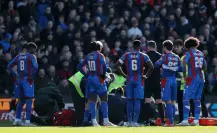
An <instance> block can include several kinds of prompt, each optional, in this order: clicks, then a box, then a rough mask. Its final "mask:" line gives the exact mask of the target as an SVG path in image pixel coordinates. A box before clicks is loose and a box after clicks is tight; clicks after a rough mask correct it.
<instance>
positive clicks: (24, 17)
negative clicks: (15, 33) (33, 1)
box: [17, 0, 31, 25]
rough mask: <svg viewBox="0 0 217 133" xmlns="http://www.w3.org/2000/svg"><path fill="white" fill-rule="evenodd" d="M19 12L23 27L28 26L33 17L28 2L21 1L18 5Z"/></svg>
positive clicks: (26, 0) (25, 0)
mask: <svg viewBox="0 0 217 133" xmlns="http://www.w3.org/2000/svg"><path fill="white" fill-rule="evenodd" d="M17 11H18V13H19V15H20V23H21V25H27V24H28V22H29V18H30V15H31V14H30V9H29V7H28V0H20V2H18V3H17Z"/></svg>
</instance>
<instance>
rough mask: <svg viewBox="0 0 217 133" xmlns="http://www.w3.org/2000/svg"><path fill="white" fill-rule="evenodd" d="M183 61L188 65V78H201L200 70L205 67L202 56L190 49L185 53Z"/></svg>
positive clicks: (195, 50)
mask: <svg viewBox="0 0 217 133" xmlns="http://www.w3.org/2000/svg"><path fill="white" fill-rule="evenodd" d="M184 61H185V63H186V64H187V65H188V76H189V77H197V76H200V77H201V78H202V77H203V73H202V71H203V70H202V69H203V67H204V66H206V60H205V58H204V54H203V53H202V52H201V51H199V50H197V49H191V50H189V51H188V52H186V53H185V56H184Z"/></svg>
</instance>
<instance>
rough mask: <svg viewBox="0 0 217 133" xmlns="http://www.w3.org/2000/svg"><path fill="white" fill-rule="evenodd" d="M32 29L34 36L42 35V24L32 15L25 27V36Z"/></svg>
mask: <svg viewBox="0 0 217 133" xmlns="http://www.w3.org/2000/svg"><path fill="white" fill-rule="evenodd" d="M30 31H31V32H32V34H33V36H35V37H40V26H39V24H37V23H36V22H35V18H34V17H33V16H31V17H30V20H29V23H28V25H27V26H25V27H24V34H25V36H28V33H29V32H30Z"/></svg>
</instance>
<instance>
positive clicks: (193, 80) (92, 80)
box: [8, 37, 207, 127]
mask: <svg viewBox="0 0 217 133" xmlns="http://www.w3.org/2000/svg"><path fill="white" fill-rule="evenodd" d="M184 46H185V48H186V49H187V50H188V51H187V52H186V53H185V55H184V59H183V61H181V60H180V58H179V56H178V55H176V54H174V53H173V52H172V51H173V47H174V46H173V42H172V41H170V40H166V41H164V42H163V52H164V54H163V55H162V57H161V58H160V59H159V60H158V61H157V62H155V63H154V64H153V63H152V61H151V60H150V59H149V56H148V55H146V54H144V53H142V52H140V49H141V41H140V40H134V42H133V50H132V51H130V52H128V53H125V54H124V55H123V56H122V57H121V58H120V59H119V60H118V62H117V63H116V70H117V72H118V73H119V74H121V75H122V76H123V77H125V78H126V80H127V82H126V88H125V92H126V98H127V108H126V112H127V119H128V121H127V123H126V124H125V125H126V126H135V127H137V126H140V124H138V123H137V121H138V119H139V115H140V107H141V99H144V89H145V88H144V80H145V79H147V78H149V77H150V75H151V74H152V72H153V70H154V69H155V68H159V67H161V69H162V71H161V90H162V100H163V101H164V102H165V104H166V113H167V116H168V119H169V123H167V124H165V125H164V126H174V116H175V111H176V108H175V102H176V99H177V81H176V74H177V72H183V75H184V78H185V89H184V94H183V116H184V120H183V121H182V122H181V123H180V124H178V125H180V126H187V125H189V124H190V125H198V123H199V122H198V119H199V114H200V98H201V95H202V90H203V86H204V80H203V70H206V65H207V64H206V61H205V59H204V55H203V53H202V52H201V51H199V50H198V49H197V47H198V46H199V41H198V39H196V38H193V37H190V38H188V39H186V40H185V42H184ZM91 48H92V49H91V52H90V53H89V54H87V56H85V58H84V59H83V60H82V61H81V63H79V64H78V66H77V68H78V70H79V71H80V72H81V73H82V74H83V75H85V76H86V77H87V83H86V94H85V96H86V98H87V103H86V108H85V111H84V123H86V122H88V118H89V115H90V117H91V123H92V125H93V126H100V125H99V124H98V122H97V119H96V102H97V101H98V98H100V108H101V111H102V114H103V125H104V126H116V125H114V124H112V123H111V122H110V121H109V119H108V103H107V98H108V93H107V87H106V82H105V77H106V70H107V64H106V61H105V57H104V55H103V54H102V53H101V51H102V49H103V44H102V43H101V42H100V41H94V42H91ZM36 49H37V45H35V44H34V43H28V45H25V46H23V49H22V52H21V53H20V54H18V56H16V57H15V58H14V59H13V60H12V61H11V62H10V63H9V65H8V69H9V71H10V72H11V73H12V74H13V76H14V80H15V83H16V84H15V96H16V97H17V98H18V99H19V102H18V105H17V109H16V119H15V121H14V125H27V126H29V125H31V123H30V115H31V105H32V98H33V97H34V83H33V81H34V77H35V74H36V71H37V68H38V64H37V60H36V57H35V56H34V54H33V53H34V52H35V51H36ZM14 66H17V68H16V70H15V69H14ZM123 67H125V68H126V73H125V72H124V71H123V70H122V68H123ZM145 69H147V70H146V71H145V72H146V73H145V74H144V70H145ZM190 99H193V100H194V106H195V107H194V116H195V119H194V121H193V123H188V114H189V109H190V105H189V100H190ZM24 104H26V112H27V113H26V116H27V117H26V121H25V123H22V121H21V112H22V108H23V105H24Z"/></svg>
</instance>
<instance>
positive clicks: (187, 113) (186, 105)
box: [183, 100, 190, 122]
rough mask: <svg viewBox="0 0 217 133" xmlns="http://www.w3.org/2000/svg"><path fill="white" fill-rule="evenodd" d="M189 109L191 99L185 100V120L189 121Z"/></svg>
mask: <svg viewBox="0 0 217 133" xmlns="http://www.w3.org/2000/svg"><path fill="white" fill-rule="evenodd" d="M189 110H190V103H189V100H183V113H184V115H183V121H184V122H187V121H188V115H189Z"/></svg>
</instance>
